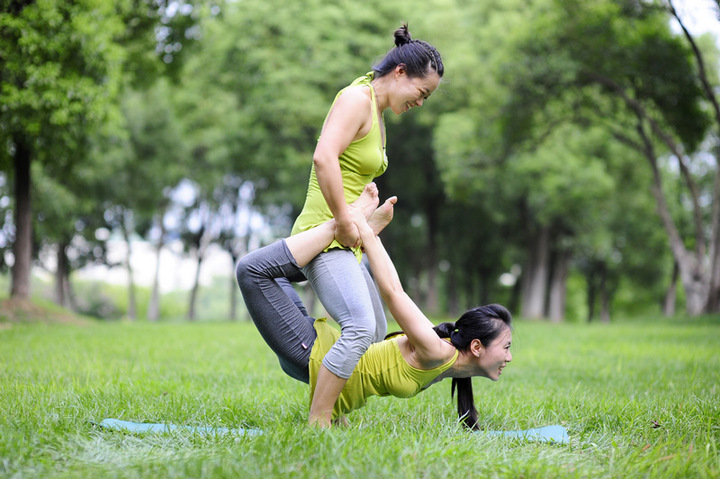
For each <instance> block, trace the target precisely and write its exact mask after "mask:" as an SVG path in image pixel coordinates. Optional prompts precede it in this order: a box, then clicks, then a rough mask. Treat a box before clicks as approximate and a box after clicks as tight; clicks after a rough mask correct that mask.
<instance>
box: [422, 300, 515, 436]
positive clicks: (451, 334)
mask: <svg viewBox="0 0 720 479" xmlns="http://www.w3.org/2000/svg"><path fill="white" fill-rule="evenodd" d="M511 323H512V317H511V315H510V312H509V311H508V310H507V309H506V308H505V307H504V306H501V305H499V304H488V305H486V306H478V307H476V308H473V309H470V310H468V311H466V312H465V314H463V315H462V316H461V317H460V319H458V320H457V321H456V322H455V323H441V324H438V325H437V326H435V327H434V328H433V329H434V330H435V332H436V333H437V335H438V336H440V337H441V338H450V342H451V343H452V345H453V346H455V347H456V348H457V349H458V350H459V351H467V350H469V349H470V343H471V342H472V340H473V339H479V340H480V342H481V343H482V345H483V346H485V347H488V346H490V344H491V343H492V342H493V341H494V340H495V338H497V337H498V336H499V335H500V334H501V333H502V332H503V331H505V330H506V329H508V328H510V327H511ZM455 389H457V397H458V399H457V405H458V416H459V417H460V419H461V420H462V421H463V424H465V426H466V427H468V428H469V429H473V430H475V429H477V422H478V414H477V409H475V397H474V396H473V389H472V378H453V380H452V386H451V389H450V394H451V396H452V397H455Z"/></svg>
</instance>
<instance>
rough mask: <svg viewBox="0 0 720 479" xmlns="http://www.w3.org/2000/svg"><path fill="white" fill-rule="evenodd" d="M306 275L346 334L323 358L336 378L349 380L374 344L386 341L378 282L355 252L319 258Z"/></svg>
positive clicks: (331, 253)
mask: <svg viewBox="0 0 720 479" xmlns="http://www.w3.org/2000/svg"><path fill="white" fill-rule="evenodd" d="M302 271H303V273H305V276H306V277H307V279H308V281H310V284H311V285H312V287H313V289H314V290H315V294H317V296H318V298H319V299H320V302H321V303H322V304H323V306H324V307H325V310H327V312H328V314H329V315H330V317H331V318H332V319H334V320H335V322H337V323H338V324H339V325H340V327H341V329H342V334H341V335H340V339H338V341H337V342H336V343H335V344H334V345H333V347H332V348H330V351H328V353H327V354H326V355H325V357H324V358H323V365H324V366H325V367H326V368H327V369H328V370H330V372H332V373H333V374H335V375H336V376H339V377H341V378H345V379H347V378H349V377H350V375H351V374H352V372H353V369H355V366H356V365H357V363H358V361H360V356H362V355H363V353H364V352H365V351H367V349H368V348H369V347H370V344H371V343H374V342H378V341H382V340H383V338H384V337H385V334H386V333H387V321H386V320H385V312H384V310H383V306H382V302H381V301H380V295H379V294H378V291H377V288H376V286H375V282H374V281H373V279H372V277H371V276H370V273H369V272H368V269H367V268H366V267H365V265H364V264H361V263H358V261H357V258H356V257H355V255H354V254H353V252H352V251H350V250H346V249H331V250H329V251H327V252H325V253H320V254H319V255H317V256H316V257H315V258H314V259H313V260H312V261H311V262H310V263H308V265H307V266H305V267H304V268H303V270H302Z"/></svg>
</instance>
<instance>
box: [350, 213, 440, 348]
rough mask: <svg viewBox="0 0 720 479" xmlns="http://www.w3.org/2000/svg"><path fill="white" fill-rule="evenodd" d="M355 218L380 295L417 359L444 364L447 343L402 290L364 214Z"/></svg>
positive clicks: (395, 273) (391, 264) (382, 247)
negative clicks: (411, 346)
mask: <svg viewBox="0 0 720 479" xmlns="http://www.w3.org/2000/svg"><path fill="white" fill-rule="evenodd" d="M353 219H354V220H355V222H356V224H357V227H358V231H359V233H360V238H361V240H362V243H363V247H364V249H365V253H366V254H367V256H368V260H369V261H370V269H371V270H372V272H373V277H374V278H375V281H376V282H377V284H378V288H379V289H380V294H381V295H382V298H383V300H384V301H385V304H387V306H388V309H389V310H390V313H391V314H392V315H393V317H394V318H395V320H396V321H397V323H398V325H399V326H400V328H401V329H402V330H403V332H404V333H405V334H406V335H407V337H408V339H409V340H410V343H411V344H412V345H413V347H414V348H415V352H416V354H417V355H418V359H420V360H428V361H438V360H440V361H444V360H445V359H446V356H447V352H448V349H447V344H446V343H445V342H444V341H443V340H442V339H440V337H439V336H438V335H437V333H436V332H435V331H434V330H433V326H434V325H433V324H432V322H430V320H429V319H428V318H427V317H426V316H425V315H424V314H423V312H422V311H420V308H418V307H417V305H416V304H415V302H414V301H413V300H412V299H410V297H409V296H408V295H407V293H405V291H404V290H403V287H402V284H401V283H400V277H399V276H398V274H397V270H396V269H395V265H394V264H393V262H392V259H390V256H389V255H388V253H387V251H386V250H385V247H384V246H383V244H382V242H381V241H380V238H378V237H377V236H376V235H375V233H374V232H373V230H372V228H371V227H370V226H369V225H368V223H367V221H366V220H365V217H364V216H363V215H361V214H358V213H354V214H353Z"/></svg>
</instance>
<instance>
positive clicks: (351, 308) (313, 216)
mask: <svg viewBox="0 0 720 479" xmlns="http://www.w3.org/2000/svg"><path fill="white" fill-rule="evenodd" d="M394 35H395V47H394V48H392V49H391V50H390V51H389V52H388V53H387V54H386V55H385V57H384V58H383V59H382V61H381V62H380V63H379V64H377V65H376V66H374V67H373V70H372V71H371V72H369V73H367V74H366V75H364V76H362V77H360V78H358V79H356V80H355V81H354V82H352V84H351V85H350V86H348V87H346V88H344V89H343V90H341V91H340V92H339V93H338V94H337V96H336V97H335V101H334V102H333V104H332V106H331V107H330V111H329V112H328V114H327V117H326V118H325V123H324V124H323V127H322V131H321V133H320V138H319V140H318V143H317V147H316V148H315V153H314V154H313V167H312V171H311V173H310V181H309V184H308V191H307V196H306V199H305V205H304V207H303V210H302V212H301V213H300V215H299V216H298V218H297V220H296V221H295V225H294V226H293V230H292V234H293V235H295V234H297V233H300V232H302V231H307V230H308V229H310V228H313V227H315V226H318V225H321V224H323V223H325V222H326V221H328V220H329V219H331V218H334V219H335V240H334V241H333V242H332V244H330V246H328V248H326V249H325V250H324V252H323V253H321V254H319V255H318V256H317V257H316V258H315V259H314V260H313V261H311V262H310V263H309V264H308V265H307V266H305V267H304V268H303V269H302V272H303V274H305V276H306V277H307V279H308V280H309V282H310V285H311V286H312V288H313V289H314V290H315V293H316V294H317V296H318V298H319V299H320V302H321V303H322V304H323V306H324V307H325V309H326V310H327V312H328V314H329V315H330V316H331V317H332V318H334V319H335V321H337V323H338V324H339V325H340V327H341V329H342V334H341V337H340V339H339V340H338V341H337V342H336V343H335V345H334V346H333V347H332V349H330V351H329V352H328V354H327V355H326V356H325V358H324V359H323V362H322V365H321V367H320V371H319V373H318V377H317V386H316V389H315V394H314V396H313V401H312V404H311V406H310V417H309V421H310V423H311V424H317V425H319V426H329V425H330V420H331V414H332V410H333V406H334V405H335V401H336V400H337V399H338V397H339V395H340V392H341V391H342V389H343V386H344V385H345V383H346V382H347V379H348V378H349V377H350V375H351V374H352V371H353V369H354V368H355V365H356V364H357V363H358V361H359V360H360V357H361V356H362V354H363V353H364V352H365V351H366V350H367V348H368V347H369V346H370V344H371V343H372V342H376V341H380V340H381V339H382V338H383V337H384V335H385V332H386V329H387V325H386V321H385V314H384V312H383V307H382V303H381V301H380V297H379V295H378V293H377V289H376V288H375V285H374V283H373V281H372V279H371V277H370V274H369V273H368V271H367V269H366V268H365V267H364V266H363V265H362V263H361V262H360V259H361V258H362V252H361V250H360V237H359V233H358V229H357V226H356V225H355V223H354V222H353V220H352V217H351V214H350V211H349V209H348V208H349V207H348V205H349V204H350V203H352V202H353V201H355V200H356V199H357V198H358V197H359V196H360V194H361V192H362V191H363V188H364V187H365V185H367V184H368V183H370V182H371V181H372V180H373V179H374V178H375V177H377V176H379V175H381V174H382V173H383V172H384V171H385V169H386V168H387V157H386V155H385V125H384V122H383V117H382V113H383V112H384V111H385V110H387V109H388V108H389V109H391V110H392V111H393V112H394V113H395V114H396V115H400V114H402V113H404V112H406V111H408V110H409V109H411V108H414V107H416V106H422V104H423V102H424V101H425V100H427V99H428V97H429V96H430V94H431V93H432V92H434V91H435V89H436V88H437V87H438V85H439V84H440V79H441V77H442V76H443V73H444V67H443V63H442V59H441V57H440V54H439V53H438V51H437V50H436V49H435V48H434V47H433V46H431V45H430V44H428V43H426V42H423V41H421V40H413V39H412V38H411V36H410V32H409V31H408V29H407V25H403V26H402V27H400V28H399V29H398V30H396V31H395V34H394ZM349 285H352V286H351V287H348V286H349Z"/></svg>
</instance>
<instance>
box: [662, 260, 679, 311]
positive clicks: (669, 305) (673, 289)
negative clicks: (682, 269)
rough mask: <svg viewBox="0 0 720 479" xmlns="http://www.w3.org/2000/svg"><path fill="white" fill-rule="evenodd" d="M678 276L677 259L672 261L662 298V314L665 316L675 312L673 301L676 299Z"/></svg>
mask: <svg viewBox="0 0 720 479" xmlns="http://www.w3.org/2000/svg"><path fill="white" fill-rule="evenodd" d="M678 276H679V268H678V264H677V261H673V271H672V277H671V278H670V285H669V286H668V289H667V291H666V292H665V299H664V300H663V314H664V315H665V316H672V315H674V314H675V303H676V300H677V281H678Z"/></svg>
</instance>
